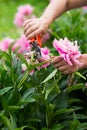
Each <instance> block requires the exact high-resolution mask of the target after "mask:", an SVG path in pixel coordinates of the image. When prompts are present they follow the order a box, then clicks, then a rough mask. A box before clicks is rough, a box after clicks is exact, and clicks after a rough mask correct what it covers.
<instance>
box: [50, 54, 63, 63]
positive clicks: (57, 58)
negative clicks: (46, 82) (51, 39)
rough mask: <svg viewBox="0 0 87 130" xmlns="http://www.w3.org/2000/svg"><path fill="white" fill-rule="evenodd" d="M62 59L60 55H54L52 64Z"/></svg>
mask: <svg viewBox="0 0 87 130" xmlns="http://www.w3.org/2000/svg"><path fill="white" fill-rule="evenodd" d="M61 60H62V58H61V57H60V56H57V57H55V58H53V60H52V62H51V63H52V64H57V63H58V62H60V61H61Z"/></svg>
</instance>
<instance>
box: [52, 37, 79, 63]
mask: <svg viewBox="0 0 87 130" xmlns="http://www.w3.org/2000/svg"><path fill="white" fill-rule="evenodd" d="M53 46H54V48H55V49H56V50H57V51H58V53H59V54H60V56H61V57H63V58H64V60H65V61H66V62H67V63H68V64H69V65H72V62H71V59H73V60H74V61H75V62H76V63H77V64H79V65H81V63H80V62H79V61H78V59H77V58H79V57H80V55H81V53H80V51H79V47H78V45H77V41H75V42H71V41H69V40H68V39H67V38H64V39H60V40H57V39H55V40H54V41H53Z"/></svg>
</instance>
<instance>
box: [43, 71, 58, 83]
mask: <svg viewBox="0 0 87 130" xmlns="http://www.w3.org/2000/svg"><path fill="white" fill-rule="evenodd" d="M57 71H58V70H57V69H55V70H53V71H52V73H50V74H49V75H48V76H47V77H46V79H45V80H44V81H43V82H42V83H45V82H47V81H48V80H50V79H51V78H53V77H54V76H55V74H56V73H57Z"/></svg>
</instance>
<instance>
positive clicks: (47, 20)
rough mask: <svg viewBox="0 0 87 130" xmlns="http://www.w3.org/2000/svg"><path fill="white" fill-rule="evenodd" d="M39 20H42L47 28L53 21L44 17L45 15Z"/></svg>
mask: <svg viewBox="0 0 87 130" xmlns="http://www.w3.org/2000/svg"><path fill="white" fill-rule="evenodd" d="M40 19H41V20H43V21H44V22H45V23H46V24H47V26H48V27H49V26H50V24H51V23H52V21H53V20H52V18H49V16H45V15H42V16H41V17H40Z"/></svg>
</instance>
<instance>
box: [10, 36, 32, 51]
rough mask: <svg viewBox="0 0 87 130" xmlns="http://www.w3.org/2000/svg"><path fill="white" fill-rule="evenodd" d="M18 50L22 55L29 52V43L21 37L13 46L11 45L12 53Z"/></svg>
mask: <svg viewBox="0 0 87 130" xmlns="http://www.w3.org/2000/svg"><path fill="white" fill-rule="evenodd" d="M17 48H18V53H24V52H25V51H31V44H30V41H29V40H27V39H26V37H25V36H24V35H22V36H21V37H20V38H19V39H17V41H16V42H15V44H14V45H13V48H12V51H15V50H16V49H17Z"/></svg>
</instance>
